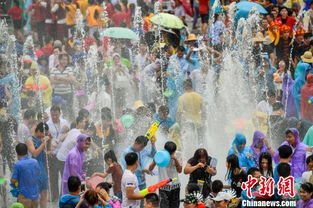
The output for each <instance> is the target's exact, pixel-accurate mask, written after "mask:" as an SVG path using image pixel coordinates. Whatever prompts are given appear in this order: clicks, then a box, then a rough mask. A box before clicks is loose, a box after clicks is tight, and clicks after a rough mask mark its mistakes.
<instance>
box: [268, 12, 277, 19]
mask: <svg viewBox="0 0 313 208" xmlns="http://www.w3.org/2000/svg"><path fill="white" fill-rule="evenodd" d="M266 16H270V17H271V18H272V19H275V17H274V15H273V14H272V13H269V14H267V15H266Z"/></svg>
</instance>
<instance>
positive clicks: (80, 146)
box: [76, 134, 90, 152]
mask: <svg viewBox="0 0 313 208" xmlns="http://www.w3.org/2000/svg"><path fill="white" fill-rule="evenodd" d="M88 138H89V139H90V137H89V136H87V135H86V134H80V135H78V137H77V144H76V147H77V149H78V150H79V151H80V152H83V146H84V143H85V141H86V140H87V139H88Z"/></svg>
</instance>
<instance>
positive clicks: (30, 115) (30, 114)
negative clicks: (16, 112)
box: [23, 109, 36, 120]
mask: <svg viewBox="0 0 313 208" xmlns="http://www.w3.org/2000/svg"><path fill="white" fill-rule="evenodd" d="M35 116H36V112H35V111H34V110H32V109H27V110H26V111H25V113H24V115H23V119H24V120H28V119H30V118H35Z"/></svg>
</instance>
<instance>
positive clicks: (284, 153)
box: [278, 145, 292, 159]
mask: <svg viewBox="0 0 313 208" xmlns="http://www.w3.org/2000/svg"><path fill="white" fill-rule="evenodd" d="M278 153H279V157H280V158H282V159H288V158H289V157H290V156H291V155H292V148H291V147H290V146H289V145H282V146H280V147H279V148H278Z"/></svg>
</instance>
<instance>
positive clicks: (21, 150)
mask: <svg viewBox="0 0 313 208" xmlns="http://www.w3.org/2000/svg"><path fill="white" fill-rule="evenodd" d="M15 151H16V153H17V155H18V156H24V155H27V153H28V149H27V145H26V144H24V143H19V144H17V145H16V146H15Z"/></svg>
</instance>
